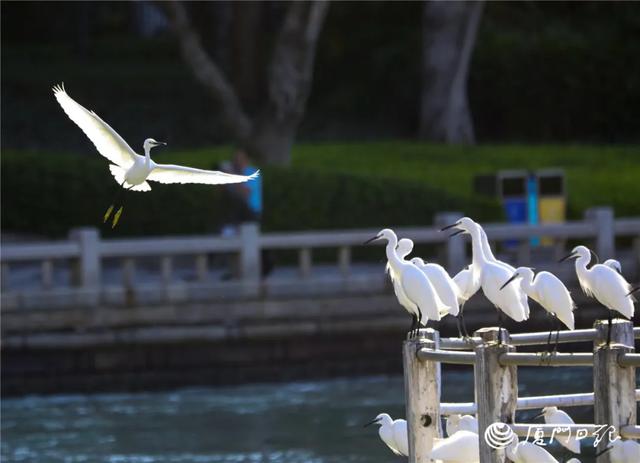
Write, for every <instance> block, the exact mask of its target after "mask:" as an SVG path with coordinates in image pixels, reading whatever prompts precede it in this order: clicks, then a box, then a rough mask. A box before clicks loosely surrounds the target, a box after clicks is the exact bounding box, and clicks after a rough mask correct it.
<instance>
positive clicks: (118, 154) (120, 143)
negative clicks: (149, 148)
mask: <svg viewBox="0 0 640 463" xmlns="http://www.w3.org/2000/svg"><path fill="white" fill-rule="evenodd" d="M53 94H54V95H55V97H56V100H58V103H59V104H60V106H62V109H63V110H64V112H65V113H67V116H69V119H71V120H72V121H73V122H75V123H76V125H77V126H78V127H80V129H81V130H82V131H83V132H84V134H85V135H86V136H87V137H89V140H91V142H92V143H93V144H94V145H95V147H96V149H97V150H98V152H99V153H100V154H101V155H103V156H104V157H105V158H107V159H108V160H109V161H111V162H113V163H114V164H117V165H118V166H120V167H122V168H124V169H128V168H129V167H131V165H132V164H133V163H134V161H135V159H136V156H138V155H137V154H136V153H134V151H133V150H132V149H131V147H130V146H129V145H128V144H127V142H126V141H124V140H123V139H122V137H121V136H120V135H118V133H117V132H116V131H115V130H113V129H112V128H111V127H110V126H109V124H107V123H106V122H105V121H103V120H102V119H100V117H99V116H98V115H97V114H96V113H94V112H93V111H89V110H88V109H86V108H85V107H83V106H82V105H79V104H78V103H76V102H75V101H74V100H73V98H71V97H70V96H69V95H68V94H67V92H66V90H65V89H64V86H59V85H56V86H55V87H53Z"/></svg>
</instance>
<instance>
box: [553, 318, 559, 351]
mask: <svg viewBox="0 0 640 463" xmlns="http://www.w3.org/2000/svg"><path fill="white" fill-rule="evenodd" d="M553 317H554V318H555V321H556V345H555V346H554V347H553V352H558V344H559V343H560V320H559V319H558V316H557V315H555V314H554V315H553Z"/></svg>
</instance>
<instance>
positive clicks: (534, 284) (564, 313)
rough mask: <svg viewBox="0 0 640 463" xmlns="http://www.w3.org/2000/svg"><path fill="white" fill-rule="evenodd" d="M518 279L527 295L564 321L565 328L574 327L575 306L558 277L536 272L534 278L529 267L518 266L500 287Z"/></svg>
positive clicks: (556, 317) (549, 342)
mask: <svg viewBox="0 0 640 463" xmlns="http://www.w3.org/2000/svg"><path fill="white" fill-rule="evenodd" d="M518 279H519V280H521V282H520V287H521V288H522V290H523V291H524V292H525V294H526V295H527V296H529V297H530V298H531V299H533V300H534V301H536V302H537V303H538V304H540V305H541V306H542V308H543V309H545V310H546V311H547V312H549V314H551V315H552V316H553V317H554V318H555V319H556V320H560V321H561V322H562V323H564V324H565V326H566V327H567V328H569V329H570V330H573V329H575V320H574V317H573V311H574V309H575V308H576V304H575V303H574V302H573V299H571V294H570V293H569V290H568V289H567V287H566V286H565V285H564V283H562V281H560V279H558V277H556V276H555V275H554V274H552V273H549V272H538V274H537V275H536V276H535V278H534V274H533V270H532V269H531V268H529V267H519V268H517V269H516V271H515V273H514V274H513V276H512V277H511V278H509V280H507V281H506V282H505V283H504V284H503V285H502V287H501V288H500V289H502V288H504V287H505V286H507V285H508V284H510V283H512V282H514V281H516V280H518ZM557 330H558V334H557V335H556V349H557V348H558V337H559V330H560V327H559V326H558V327H557ZM552 331H553V330H552ZM552 331H551V332H552ZM551 332H549V341H548V345H549V347H550V344H551Z"/></svg>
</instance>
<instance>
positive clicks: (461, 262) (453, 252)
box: [433, 212, 466, 273]
mask: <svg viewBox="0 0 640 463" xmlns="http://www.w3.org/2000/svg"><path fill="white" fill-rule="evenodd" d="M462 217H463V215H462V213H461V212H440V213H438V214H436V215H435V217H434V220H433V223H434V225H435V226H437V227H445V226H447V225H451V224H452V223H455V222H457V221H458V220H459V219H461V218H462ZM445 249H446V262H447V270H449V272H450V273H455V272H459V271H460V270H462V268H463V267H464V266H465V262H466V255H465V254H466V252H465V242H464V240H461V239H455V240H448V241H447V242H446V243H445Z"/></svg>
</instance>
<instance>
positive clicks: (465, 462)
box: [429, 430, 480, 463]
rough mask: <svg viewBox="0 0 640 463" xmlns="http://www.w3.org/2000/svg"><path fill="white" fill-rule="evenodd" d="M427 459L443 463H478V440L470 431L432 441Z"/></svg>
mask: <svg viewBox="0 0 640 463" xmlns="http://www.w3.org/2000/svg"><path fill="white" fill-rule="evenodd" d="M429 458H431V459H433V460H436V461H442V462H443V463H478V462H479V461H480V439H479V437H478V434H477V433H475V432H472V431H466V430H460V431H457V432H455V433H453V434H452V435H451V436H449V437H447V438H444V439H434V442H433V448H432V449H431V452H430V453H429Z"/></svg>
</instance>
